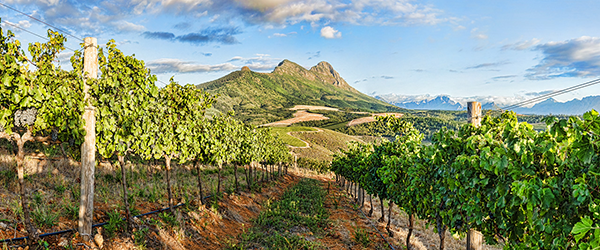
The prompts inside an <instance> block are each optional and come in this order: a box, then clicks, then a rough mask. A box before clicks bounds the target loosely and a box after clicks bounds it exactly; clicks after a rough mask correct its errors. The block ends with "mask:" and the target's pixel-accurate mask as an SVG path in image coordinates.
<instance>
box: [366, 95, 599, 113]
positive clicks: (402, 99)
mask: <svg viewBox="0 0 600 250" xmlns="http://www.w3.org/2000/svg"><path fill="white" fill-rule="evenodd" d="M375 98H377V99H379V100H382V101H385V102H388V103H390V104H393V105H396V106H398V107H401V108H407V109H424V110H466V109H467V107H466V105H467V101H478V102H481V104H482V108H483V109H496V108H502V107H505V106H508V105H511V104H514V103H517V102H520V101H524V100H527V99H528V98H527V97H511V98H507V97H494V96H474V97H450V96H447V95H440V96H430V95H420V96H415V95H413V96H409V95H398V94H386V95H378V96H375ZM591 109H595V110H600V96H588V97H584V98H583V99H574V100H571V101H567V102H559V101H557V100H555V99H553V98H548V99H546V100H544V101H542V102H539V103H536V104H535V105H533V106H532V107H523V108H516V109H513V111H515V112H517V113H519V114H537V115H548V114H556V115H559V114H562V115H581V114H583V113H585V112H587V111H590V110H591Z"/></svg>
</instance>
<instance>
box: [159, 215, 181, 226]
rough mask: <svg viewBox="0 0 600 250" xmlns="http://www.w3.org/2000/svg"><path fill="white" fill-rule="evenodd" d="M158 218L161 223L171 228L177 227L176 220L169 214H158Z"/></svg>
mask: <svg viewBox="0 0 600 250" xmlns="http://www.w3.org/2000/svg"><path fill="white" fill-rule="evenodd" d="M158 217H159V218H160V219H162V220H163V222H165V223H166V224H167V225H170V226H171V227H174V226H178V225H179V223H178V222H177V218H175V216H173V215H172V214H171V213H169V212H162V213H159V214H158Z"/></svg>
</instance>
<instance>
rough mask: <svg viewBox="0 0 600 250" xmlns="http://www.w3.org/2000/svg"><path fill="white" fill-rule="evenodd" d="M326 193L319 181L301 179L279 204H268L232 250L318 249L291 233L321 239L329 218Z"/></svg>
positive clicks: (268, 202) (271, 202) (312, 242)
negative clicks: (255, 249)
mask: <svg viewBox="0 0 600 250" xmlns="http://www.w3.org/2000/svg"><path fill="white" fill-rule="evenodd" d="M325 195H326V191H324V190H323V189H322V188H321V187H320V186H319V185H318V181H316V180H312V179H302V180H300V182H299V183H298V184H297V185H296V186H294V187H292V188H290V189H289V190H287V191H286V192H285V193H284V194H283V195H282V196H281V199H280V200H279V201H272V200H267V202H266V203H265V204H264V205H263V206H264V207H265V209H264V211H263V212H261V213H260V214H259V215H258V217H257V218H256V219H254V221H253V223H254V225H255V226H254V227H253V228H251V229H250V231H248V232H247V233H242V235H241V236H240V238H241V240H240V242H239V243H238V244H233V245H230V248H231V249H248V248H266V249H318V248H322V246H321V245H319V243H316V242H315V241H310V240H307V239H306V238H305V237H304V236H302V235H298V234H295V233H291V232H290V231H297V232H301V233H307V234H308V235H310V237H313V236H314V237H319V236H320V235H323V233H324V231H325V230H326V228H328V227H329V225H330V224H331V222H330V221H329V214H328V212H327V209H325V207H324V201H325Z"/></svg>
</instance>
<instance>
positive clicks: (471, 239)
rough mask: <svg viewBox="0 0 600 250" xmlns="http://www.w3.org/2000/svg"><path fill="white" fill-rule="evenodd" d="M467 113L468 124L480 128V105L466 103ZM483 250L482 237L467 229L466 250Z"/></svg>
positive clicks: (478, 233) (477, 103)
mask: <svg viewBox="0 0 600 250" xmlns="http://www.w3.org/2000/svg"><path fill="white" fill-rule="evenodd" d="M467 112H468V114H469V122H470V123H471V124H472V125H473V126H475V127H479V126H481V118H482V116H481V103H479V102H468V103H467ZM481 249H483V235H482V234H481V233H480V232H477V231H475V230H473V229H469V232H468V233H467V250H481Z"/></svg>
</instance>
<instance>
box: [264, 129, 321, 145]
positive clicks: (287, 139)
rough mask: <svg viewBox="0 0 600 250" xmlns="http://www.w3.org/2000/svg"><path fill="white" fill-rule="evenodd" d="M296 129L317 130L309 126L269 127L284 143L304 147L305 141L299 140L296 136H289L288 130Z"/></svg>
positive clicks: (295, 130)
mask: <svg viewBox="0 0 600 250" xmlns="http://www.w3.org/2000/svg"><path fill="white" fill-rule="evenodd" d="M298 131H317V130H316V129H314V128H309V127H295V126H294V127H271V133H272V134H274V135H275V136H277V137H279V138H280V139H281V140H282V141H283V142H284V143H285V144H287V145H290V146H293V147H304V146H306V143H304V142H303V141H301V140H299V139H298V138H296V137H293V136H290V135H288V134H287V133H288V132H298Z"/></svg>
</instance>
